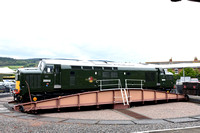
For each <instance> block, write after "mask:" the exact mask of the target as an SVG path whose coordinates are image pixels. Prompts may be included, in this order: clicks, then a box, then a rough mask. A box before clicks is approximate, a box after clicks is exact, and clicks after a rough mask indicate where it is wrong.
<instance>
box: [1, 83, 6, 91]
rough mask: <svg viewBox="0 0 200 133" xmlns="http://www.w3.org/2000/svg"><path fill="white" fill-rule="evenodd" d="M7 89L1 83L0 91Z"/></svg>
mask: <svg viewBox="0 0 200 133" xmlns="http://www.w3.org/2000/svg"><path fill="white" fill-rule="evenodd" d="M5 91H6V87H5V86H4V85H3V84H0V93H3V92H5Z"/></svg>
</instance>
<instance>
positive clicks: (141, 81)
mask: <svg viewBox="0 0 200 133" xmlns="http://www.w3.org/2000/svg"><path fill="white" fill-rule="evenodd" d="M128 81H133V82H139V83H137V84H136V83H132V84H130V83H128ZM143 82H145V80H143V79H125V88H127V89H128V86H129V85H131V86H137V85H139V86H140V89H143V85H144V84H143Z"/></svg>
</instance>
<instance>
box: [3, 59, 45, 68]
mask: <svg viewBox="0 0 200 133" xmlns="http://www.w3.org/2000/svg"><path fill="white" fill-rule="evenodd" d="M40 60H41V59H39V58H35V59H13V58H9V57H0V67H2V66H23V67H35V66H37V65H38V62H39V61H40Z"/></svg>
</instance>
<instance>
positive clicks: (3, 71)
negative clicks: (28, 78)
mask: <svg viewBox="0 0 200 133" xmlns="http://www.w3.org/2000/svg"><path fill="white" fill-rule="evenodd" d="M14 72H15V71H13V70H12V69H9V68H8V67H3V68H0V74H14Z"/></svg>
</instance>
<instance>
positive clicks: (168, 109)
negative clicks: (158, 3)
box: [41, 102, 200, 120]
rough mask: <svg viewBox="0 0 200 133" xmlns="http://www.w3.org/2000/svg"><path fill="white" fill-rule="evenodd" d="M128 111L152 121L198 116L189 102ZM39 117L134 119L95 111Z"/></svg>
mask: <svg viewBox="0 0 200 133" xmlns="http://www.w3.org/2000/svg"><path fill="white" fill-rule="evenodd" d="M129 110H130V111H133V112H136V113H138V114H141V115H144V116H147V117H149V118H152V119H166V118H177V117H188V116H197V115H200V105H199V104H196V103H191V102H174V103H163V104H156V105H145V106H137V107H132V108H130V109H129ZM41 116H47V117H58V118H66V119H69V118H71V119H95V120H133V119H134V118H132V117H129V116H127V115H125V114H122V113H120V112H118V111H115V110H112V109H109V110H96V111H77V112H60V113H46V114H41Z"/></svg>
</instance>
